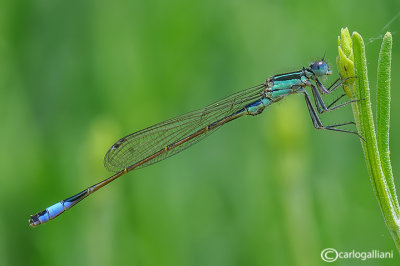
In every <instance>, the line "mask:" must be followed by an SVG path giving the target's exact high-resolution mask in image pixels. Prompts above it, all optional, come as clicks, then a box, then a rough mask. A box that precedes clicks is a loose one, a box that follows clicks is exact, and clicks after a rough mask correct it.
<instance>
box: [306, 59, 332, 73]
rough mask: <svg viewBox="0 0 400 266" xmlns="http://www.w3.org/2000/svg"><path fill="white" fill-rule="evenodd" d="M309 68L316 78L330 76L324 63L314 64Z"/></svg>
mask: <svg viewBox="0 0 400 266" xmlns="http://www.w3.org/2000/svg"><path fill="white" fill-rule="evenodd" d="M310 68H311V70H312V71H313V72H314V74H315V75H317V76H324V75H330V74H331V72H330V70H329V67H328V64H327V63H326V62H324V61H317V62H314V63H312V64H311V65H310Z"/></svg>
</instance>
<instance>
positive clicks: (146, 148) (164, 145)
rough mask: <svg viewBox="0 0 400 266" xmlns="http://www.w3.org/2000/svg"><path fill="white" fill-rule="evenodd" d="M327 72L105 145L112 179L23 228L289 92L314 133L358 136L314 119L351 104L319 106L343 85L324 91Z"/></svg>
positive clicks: (264, 87) (303, 74)
mask: <svg viewBox="0 0 400 266" xmlns="http://www.w3.org/2000/svg"><path fill="white" fill-rule="evenodd" d="M330 74H331V71H330V69H329V66H328V64H327V63H326V62H325V61H324V60H323V59H322V60H320V61H316V62H314V63H312V64H310V65H309V67H307V68H305V67H303V68H302V69H301V70H299V71H296V72H291V73H285V74H280V75H276V76H273V77H271V78H269V79H267V80H266V82H264V83H262V84H260V85H257V86H254V87H251V88H249V89H246V90H243V91H241V92H238V93H235V94H233V95H231V96H229V97H226V98H224V99H222V100H220V101H218V102H215V103H213V104H210V105H207V106H206V107H204V108H202V109H198V110H196V111H193V112H190V113H187V114H184V115H181V116H178V117H175V118H173V119H169V120H166V121H164V122H161V123H159V124H156V125H154V126H151V127H148V128H146V129H143V130H140V131H138V132H135V133H132V134H130V135H128V136H126V137H123V138H121V139H119V140H118V141H117V142H116V143H115V144H114V145H112V146H111V148H110V149H109V150H108V152H107V153H106V156H105V158H104V165H105V167H106V168H107V169H108V170H110V171H112V172H115V173H116V174H115V175H113V176H111V177H109V178H107V179H105V180H103V181H101V182H100V183H97V184H95V185H93V186H91V187H89V188H87V189H85V190H83V191H81V192H79V193H78V194H76V195H74V196H72V197H70V198H67V199H65V200H62V201H60V202H58V203H56V204H54V205H52V206H50V207H48V208H47V209H45V210H44V211H41V212H39V213H37V214H35V215H32V216H31V218H30V220H29V224H30V225H31V226H37V225H40V224H42V223H45V222H47V221H49V220H52V219H54V218H55V217H57V216H58V215H60V214H61V213H63V212H64V211H66V210H68V209H70V208H72V206H74V205H76V204H77V203H78V202H80V201H81V200H83V199H84V198H86V197H87V196H89V195H90V194H92V193H93V192H95V191H97V190H98V189H100V188H102V187H104V186H105V185H107V184H109V183H110V182H111V181H114V180H115V179H117V178H118V177H120V176H122V175H124V174H126V173H128V172H130V171H132V170H134V169H137V168H141V167H145V166H148V165H151V164H153V163H156V162H159V161H162V160H164V159H165V158H167V157H170V156H172V155H175V154H177V153H178V152H180V151H182V150H184V149H186V148H188V147H190V146H191V145H193V144H195V143H197V142H198V141H200V140H201V139H203V138H204V137H206V136H208V135H210V134H211V133H213V132H215V130H217V129H218V128H220V127H221V126H222V125H224V124H226V123H228V122H230V121H232V120H235V119H237V118H239V117H242V116H246V115H252V116H254V115H258V114H260V113H261V112H262V111H263V110H264V108H265V107H267V106H269V105H271V104H273V103H275V102H277V101H279V100H281V99H283V98H284V97H285V96H288V95H290V94H295V93H301V94H303V95H304V97H305V101H306V104H307V107H308V111H309V113H310V116H311V120H312V122H313V124H314V127H315V128H316V129H325V130H333V131H340V132H346V133H352V134H356V135H358V133H356V132H353V131H349V130H345V129H341V128H340V127H341V126H345V125H349V124H354V122H347V123H342V124H336V125H331V126H324V125H323V124H322V122H321V120H320V118H319V116H318V113H320V114H322V113H324V112H328V111H331V110H334V109H337V108H339V107H341V106H344V105H346V104H348V103H351V102H353V100H352V101H347V102H345V103H342V104H338V105H335V104H336V103H337V102H338V100H339V99H341V98H342V97H343V96H344V94H343V95H342V96H340V97H339V98H338V99H336V100H335V101H334V102H333V103H331V104H330V105H328V106H326V105H325V103H324V101H323V100H322V97H321V95H323V94H329V93H331V92H332V91H334V90H335V89H336V88H338V87H339V86H340V85H341V84H342V83H343V82H344V81H345V80H340V79H337V80H336V81H335V82H334V83H333V84H332V85H331V86H329V87H328V88H325V87H324V85H323V84H322V83H321V82H320V80H319V79H320V78H322V77H324V76H326V75H330ZM306 87H309V88H310V89H311V92H312V95H313V99H314V103H315V108H314V106H313V105H312V101H311V98H310V96H309V94H308V93H307V91H306V90H305V88H306ZM358 136H359V135H358ZM359 137H361V136H359Z"/></svg>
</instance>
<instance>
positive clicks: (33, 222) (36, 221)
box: [29, 210, 47, 227]
mask: <svg viewBox="0 0 400 266" xmlns="http://www.w3.org/2000/svg"><path fill="white" fill-rule="evenodd" d="M46 213H47V211H46V210H44V211H41V212H38V213H36V214H34V215H31V218H30V219H29V226H30V227H36V226H38V225H40V224H42V223H43V222H44V221H42V220H41V219H40V217H43V215H45V214H46Z"/></svg>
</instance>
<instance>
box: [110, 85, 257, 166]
mask: <svg viewBox="0 0 400 266" xmlns="http://www.w3.org/2000/svg"><path fill="white" fill-rule="evenodd" d="M264 90H265V84H260V85H257V86H255V87H251V88H249V89H246V90H243V91H241V92H238V93H235V94H233V95H231V96H228V97H226V98H224V99H222V100H220V101H218V102H215V103H213V104H210V105H207V106H206V107H204V108H202V109H198V110H196V111H193V112H190V113H187V114H184V115H181V116H178V117H175V118H172V119H169V120H166V121H164V122H161V123H159V124H156V125H153V126H151V127H148V128H145V129H143V130H140V131H137V132H135V133H132V134H130V135H128V136H126V137H123V138H121V139H119V140H118V141H117V142H116V143H115V144H114V145H112V146H111V148H110V149H109V150H108V152H107V153H106V155H105V157H104V166H105V167H106V169H107V170H109V171H112V172H119V171H121V170H123V169H125V168H127V167H129V166H131V165H134V164H135V163H138V162H140V161H142V160H143V159H145V158H147V157H149V156H151V155H153V154H155V153H156V152H158V151H160V150H162V149H164V148H165V147H166V146H168V145H169V144H172V143H175V142H176V141H179V140H181V139H183V138H185V137H186V136H188V135H190V134H192V133H194V132H196V131H198V130H200V129H202V128H204V127H206V126H208V125H209V124H211V123H213V122H215V121H218V120H220V119H222V118H224V117H226V116H228V115H230V114H233V113H235V112H237V111H239V110H241V109H242V108H243V107H245V106H246V105H247V104H249V103H251V102H253V101H255V100H257V99H260V98H261V97H262V96H263V92H264ZM217 128H219V127H216V128H214V129H212V130H209V131H207V132H205V133H203V134H200V135H198V136H196V137H194V138H192V139H190V140H188V141H186V142H184V143H183V144H181V145H179V146H177V147H175V148H173V149H171V150H169V151H167V152H164V153H162V154H161V155H159V156H157V157H155V158H153V159H151V160H149V161H147V162H146V163H144V164H142V165H140V166H138V168H140V167H144V166H148V165H150V164H153V163H156V162H159V161H161V160H164V159H165V158H167V157H169V156H172V155H174V154H177V153H178V152H180V151H182V150H184V149H186V148H188V147H189V146H191V145H193V144H194V143H197V142H198V141H200V140H201V139H203V138H204V137H206V136H208V135H210V134H211V133H213V132H214V131H215V130H216V129H217Z"/></svg>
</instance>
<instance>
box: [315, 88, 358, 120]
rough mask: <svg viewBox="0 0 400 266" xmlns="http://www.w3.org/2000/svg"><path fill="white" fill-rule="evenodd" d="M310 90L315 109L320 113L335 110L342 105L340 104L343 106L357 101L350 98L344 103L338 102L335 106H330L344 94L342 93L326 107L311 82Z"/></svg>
mask: <svg viewBox="0 0 400 266" xmlns="http://www.w3.org/2000/svg"><path fill="white" fill-rule="evenodd" d="M311 91H312V94H313V96H314V101H315V106H316V107H317V111H318V113H320V114H322V113H325V112H329V111H332V110H335V109H337V108H339V107H342V106H345V105H347V104H349V103H353V102H357V101H358V100H350V101H347V102H345V103H341V104H338V105H335V106H333V107H332V105H334V104H335V103H336V102H337V101H338V100H339V99H341V98H342V97H343V96H344V94H343V95H342V96H340V97H339V98H338V99H336V100H335V101H334V102H333V103H331V104H330V105H329V106H328V107H326V106H325V103H324V101H323V100H322V97H321V95H320V93H319V92H318V90H317V88H316V87H315V86H314V85H312V84H311Z"/></svg>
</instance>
